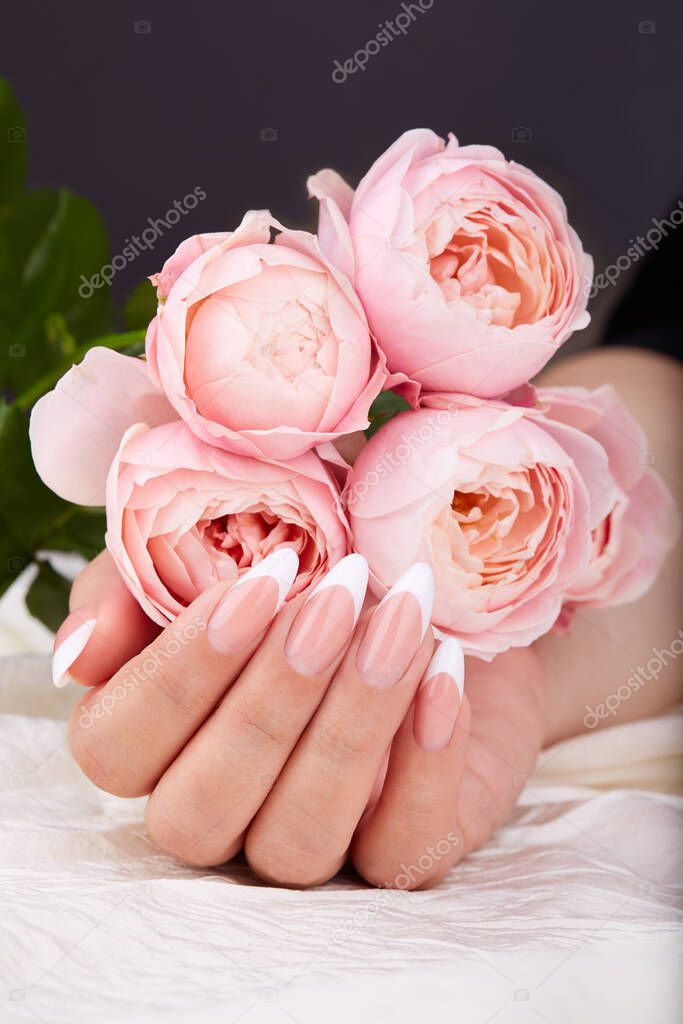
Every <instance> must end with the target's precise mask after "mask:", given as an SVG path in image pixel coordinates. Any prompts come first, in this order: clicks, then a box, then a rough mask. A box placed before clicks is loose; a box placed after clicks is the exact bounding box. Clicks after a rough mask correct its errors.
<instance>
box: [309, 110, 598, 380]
mask: <svg viewBox="0 0 683 1024" xmlns="http://www.w3.org/2000/svg"><path fill="white" fill-rule="evenodd" d="M309 191H310V192H311V194H312V195H314V196H316V197H317V198H318V199H320V200H321V213H320V226H319V235H320V239H321V245H322V247H323V250H324V251H325V253H326V255H328V256H329V258H330V259H332V260H334V262H335V263H336V264H337V265H338V266H340V267H341V268H342V269H343V270H344V272H345V273H346V274H348V275H349V276H351V277H352V278H353V280H354V284H355V287H356V290H357V291H358V294H359V295H360V297H361V299H362V301H363V305H364V306H365V310H366V312H367V315H368V319H369V321H370V326H371V328H372V330H373V331H374V333H375V334H376V336H377V340H378V342H379V344H380V346H381V347H382V348H383V350H384V352H385V354H386V357H387V364H388V367H389V369H390V370H391V371H392V372H402V373H405V374H407V375H408V377H409V378H411V379H412V380H414V381H416V382H418V383H419V384H421V385H422V386H423V387H424V388H425V389H428V390H432V391H437V390H438V391H451V392H466V393H469V394H472V395H478V396H481V397H484V398H488V397H494V396H498V395H503V394H505V393H506V392H507V391H509V390H511V389H512V388H514V387H516V386H517V385H519V384H521V383H523V382H525V381H527V380H529V379H530V378H531V377H532V376H533V375H534V374H535V373H537V372H538V371H539V370H540V369H541V367H542V366H544V364H545V363H546V362H547V361H548V359H549V358H550V357H551V356H552V354H553V353H554V352H555V350H556V349H557V348H558V346H559V345H561V344H562V342H563V341H565V340H566V339H567V338H568V337H569V335H570V334H571V333H572V331H574V330H577V329H579V328H582V327H585V326H586V325H587V323H588V322H589V316H588V313H587V312H586V302H587V292H588V287H587V286H588V284H589V283H590V279H591V277H592V269H593V264H592V260H591V259H590V257H588V256H587V255H586V254H585V253H584V251H583V249H582V247H581V242H580V241H579V238H578V236H577V235H576V233H575V231H574V230H573V229H572V228H571V227H570V225H569V223H568V221H567V213H566V209H565V206H564V203H563V201H562V199H561V197H560V196H559V195H558V194H557V192H555V191H554V190H553V189H552V188H551V187H550V186H549V185H547V184H546V183H545V182H544V181H542V180H541V179H540V178H538V177H537V176H536V175H535V174H534V173H533V172H532V171H530V170H528V168H526V167H523V166H521V165H520V164H517V163H514V162H511V161H507V160H505V158H504V157H503V155H502V154H501V153H500V152H499V151H498V150H496V149H493V148H491V147H490V146H460V145H459V144H458V141H457V139H456V138H455V137H454V136H453V135H450V136H449V139H448V142H447V143H444V141H443V139H441V138H439V136H437V135H435V134H434V133H433V132H431V131H427V130H425V129H417V130H415V131H409V132H406V133H405V134H404V135H402V136H401V137H400V138H399V139H398V140H397V141H396V142H395V143H394V144H393V145H392V146H390V147H389V149H388V150H387V151H386V152H385V153H384V154H383V155H382V156H381V157H380V158H379V159H378V160H377V161H376V162H375V163H374V164H373V166H372V167H371V168H370V170H369V171H368V173H367V174H366V175H365V177H364V178H363V179H362V180H361V182H360V184H359V186H358V188H357V189H356V191H355V194H354V193H353V191H352V190H351V189H350V188H349V186H348V185H347V184H346V183H345V182H344V181H343V180H342V179H341V178H340V177H339V175H337V174H336V173H335V172H334V171H329V170H327V171H321V172H320V173H319V174H318V175H315V176H314V177H313V178H312V179H310V181H309Z"/></svg>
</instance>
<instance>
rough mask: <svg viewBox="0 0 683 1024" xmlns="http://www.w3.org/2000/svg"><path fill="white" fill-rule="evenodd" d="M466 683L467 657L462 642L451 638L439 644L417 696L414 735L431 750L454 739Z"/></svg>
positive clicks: (424, 746) (436, 749) (443, 748)
mask: <svg viewBox="0 0 683 1024" xmlns="http://www.w3.org/2000/svg"><path fill="white" fill-rule="evenodd" d="M464 686H465V659H464V657H463V653H462V647H461V646H460V641H459V640H456V639H455V637H448V638H447V639H446V640H443V641H442V642H441V643H440V644H439V646H438V647H437V649H436V651H435V653H434V656H433V658H432V660H431V661H430V663H429V666H428V668H427V671H426V672H425V674H424V678H423V680H422V682H421V683H420V688H419V690H418V691H417V696H416V698H415V717H414V719H413V735H414V736H415V740H416V742H417V744H418V746H419V747H422V749H423V750H426V751H428V752H429V753H437V752H438V751H440V750H445V749H446V747H447V746H448V744H449V743H450V742H451V737H452V736H453V730H454V729H455V722H456V719H457V717H458V712H459V710H460V704H461V701H462V694H463V689H464Z"/></svg>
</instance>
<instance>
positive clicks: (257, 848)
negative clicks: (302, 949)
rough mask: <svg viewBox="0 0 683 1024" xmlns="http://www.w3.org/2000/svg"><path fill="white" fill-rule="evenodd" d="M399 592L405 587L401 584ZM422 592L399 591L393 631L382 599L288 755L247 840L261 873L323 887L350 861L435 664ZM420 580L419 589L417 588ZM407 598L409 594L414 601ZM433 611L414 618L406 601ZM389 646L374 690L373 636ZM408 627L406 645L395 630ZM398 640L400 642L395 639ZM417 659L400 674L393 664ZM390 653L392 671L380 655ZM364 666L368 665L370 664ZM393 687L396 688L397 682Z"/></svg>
mask: <svg viewBox="0 0 683 1024" xmlns="http://www.w3.org/2000/svg"><path fill="white" fill-rule="evenodd" d="M399 583H400V584H401V588H403V587H404V586H405V584H403V583H401V581H399ZM413 583H414V584H415V585H416V590H415V591H411V590H409V589H405V590H404V589H400V591H399V597H400V600H398V601H397V600H395V599H394V597H395V595H393V593H392V591H390V592H389V594H388V595H387V598H386V599H385V600H386V601H387V603H388V604H389V603H390V604H391V607H393V609H394V618H393V625H392V621H391V620H387V616H386V614H385V611H384V609H383V606H382V603H380V604H379V605H378V606H377V608H375V609H374V610H373V612H372V613H371V614H370V616H369V618H366V620H365V623H364V626H365V628H364V629H363V628H361V629H360V630H359V631H358V633H357V634H356V636H355V637H354V639H353V642H352V643H351V645H350V647H349V649H348V650H347V652H346V655H345V657H344V661H343V662H342V665H341V667H340V668H339V670H338V672H337V674H336V676H335V678H334V681H333V683H332V685H331V686H330V687H329V689H328V691H327V693H326V694H325V697H324V699H323V701H322V704H321V706H320V708H319V710H318V712H317V714H316V715H315V717H314V718H313V720H312V721H311V723H310V725H309V727H308V729H307V730H306V732H305V733H304V736H303V737H302V739H301V741H300V742H299V743H298V745H297V746H296V749H295V750H294V752H293V754H292V755H291V757H290V758H289V760H288V762H287V764H286V765H285V768H284V769H283V771H282V773H281V775H280V777H279V779H278V781H277V783H276V785H275V786H274V788H273V790H272V792H271V793H270V794H269V796H268V798H267V799H266V801H265V803H264V805H263V807H262V808H261V810H260V811H259V813H258V814H257V816H256V818H255V820H254V822H253V823H252V825H251V827H250V829H249V831H248V834H247V838H246V842H245V852H246V855H247V859H248V861H249V863H250V864H251V866H252V868H253V869H254V871H255V872H256V873H257V874H258V875H260V876H261V877H262V878H265V879H266V880H268V881H271V882H276V883H278V884H283V885H316V884H319V883H321V882H322V881H325V880H326V879H328V878H330V877H331V876H332V875H333V874H335V873H336V872H337V871H338V870H339V867H340V866H341V865H342V863H343V862H344V860H345V858H346V853H347V850H348V847H349V844H350V841H351V837H352V835H353V832H354V830H355V828H356V826H357V824H358V821H359V819H360V817H361V815H362V813H363V811H364V809H365V807H366V805H367V803H368V800H369V798H370V796H371V793H372V788H373V784H374V782H375V779H376V778H377V775H378V772H379V770H380V767H381V764H382V760H383V758H384V756H385V753H386V750H387V747H388V746H389V744H390V742H391V739H392V738H393V736H394V734H395V732H396V730H397V729H398V727H399V725H400V723H401V721H402V719H403V717H404V715H405V713H406V711H407V709H408V706H409V705H410V702H411V700H412V698H413V694H414V692H415V690H416V688H417V685H418V683H419V681H420V679H421V678H422V674H423V672H424V670H425V668H426V666H427V662H428V661H429V656H430V654H431V650H432V646H433V639H432V636H431V631H429V633H428V634H427V626H428V624H429V615H430V612H431V598H430V594H433V589H431V586H430V584H431V577H430V578H429V579H427V578H426V575H424V574H422V573H418V574H414V576H413ZM418 584H419V586H417V585H418ZM406 595H408V597H407V598H406ZM404 598H406V600H408V599H409V601H410V602H414V603H415V607H416V608H418V609H422V610H423V611H424V612H425V615H424V618H422V616H419V615H418V616H417V618H415V617H414V616H413V615H412V613H409V614H407V613H406V607H405V601H404ZM378 621H379V622H380V623H381V639H382V647H381V650H380V649H378V653H377V654H376V661H375V666H374V671H373V679H374V680H375V681H376V682H375V684H374V685H371V684H369V683H368V682H367V680H366V678H364V676H363V675H361V672H360V670H359V667H358V664H359V660H360V652H361V649H362V648H363V647H364V646H365V649H367V647H368V642H369V641H368V636H370V637H371V638H372V637H377V636H378V635H379V634H378V629H377V623H378ZM406 625H407V626H408V627H409V628H408V630H407V631H406V633H405V634H404V635H402V637H401V638H400V651H399V656H398V657H397V651H398V642H397V637H396V635H395V632H394V631H397V630H399V629H400V628H401V627H405V626H406ZM392 636H394V640H392V639H391V638H392ZM405 650H411V651H412V652H413V656H412V659H411V660H410V662H409V664H408V665H407V667H406V668H405V671H404V672H403V673H402V675H401V676H400V677H399V678H396V674H395V666H396V665H397V664H399V663H402V662H403V661H404V651H405ZM382 652H385V653H386V657H387V659H388V660H387V661H386V671H385V672H382V671H381V670H380V666H379V664H378V661H377V659H380V658H381V657H382ZM363 663H364V662H363ZM389 681H390V683H389Z"/></svg>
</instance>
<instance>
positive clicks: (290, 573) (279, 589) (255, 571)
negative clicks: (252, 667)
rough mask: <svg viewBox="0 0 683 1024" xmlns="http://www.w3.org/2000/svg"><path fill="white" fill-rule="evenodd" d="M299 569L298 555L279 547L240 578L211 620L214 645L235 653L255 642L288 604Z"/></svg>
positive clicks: (222, 599) (209, 635)
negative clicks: (285, 603)
mask: <svg viewBox="0 0 683 1024" xmlns="http://www.w3.org/2000/svg"><path fill="white" fill-rule="evenodd" d="M298 568H299V558H298V556H297V554H296V552H295V551H294V550H293V549H292V548H278V549H277V550H275V551H272V552H271V553H270V554H269V555H267V556H266V557H265V558H264V559H263V560H262V561H261V562H259V563H258V565H255V566H254V567H253V568H252V569H250V570H249V572H247V573H245V574H244V576H242V577H240V579H239V580H238V581H237V582H236V583H235V584H234V585H233V586H232V587H231V588H230V590H229V591H228V593H227V594H226V595H225V597H223V598H221V600H220V601H219V603H218V604H217V605H216V607H215V608H214V610H213V613H212V614H211V617H210V618H209V622H208V626H207V635H208V637H209V641H210V643H211V646H212V647H213V648H214V649H215V650H217V651H219V652H220V653H221V654H232V653H234V652H235V651H239V650H241V649H242V648H244V647H245V646H247V645H248V644H251V643H253V641H254V640H255V639H256V638H257V637H258V636H259V634H260V633H262V632H263V630H264V629H265V628H266V627H267V626H268V624H269V623H270V622H271V621H272V619H273V618H274V617H275V615H276V614H277V612H278V611H279V610H280V608H281V607H282V605H283V604H284V601H285V598H286V597H287V594H288V593H289V590H290V589H291V586H292V583H293V582H294V579H295V578H296V574H297V571H298Z"/></svg>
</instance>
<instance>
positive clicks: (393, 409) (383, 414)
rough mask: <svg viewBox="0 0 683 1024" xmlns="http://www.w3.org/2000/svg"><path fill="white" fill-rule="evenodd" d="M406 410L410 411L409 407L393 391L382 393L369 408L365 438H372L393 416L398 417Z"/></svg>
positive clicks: (403, 399)
mask: <svg viewBox="0 0 683 1024" xmlns="http://www.w3.org/2000/svg"><path fill="white" fill-rule="evenodd" d="M406 409H410V405H409V404H408V402H406V400H405V398H401V396H400V395H397V394H395V393H394V392H393V391H383V392H382V393H381V395H378V396H377V398H376V399H375V401H374V402H373V403H372V405H371V406H370V413H369V417H368V418H369V420H370V426H369V427H368V429H367V430H366V431H365V436H366V437H368V438H370V437H372V435H373V434H375V433H377V431H378V430H379V428H380V427H382V426H384V424H385V423H388V422H389V420H391V419H393V418H394V416H398V414H399V413H400V412H405V410H406Z"/></svg>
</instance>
